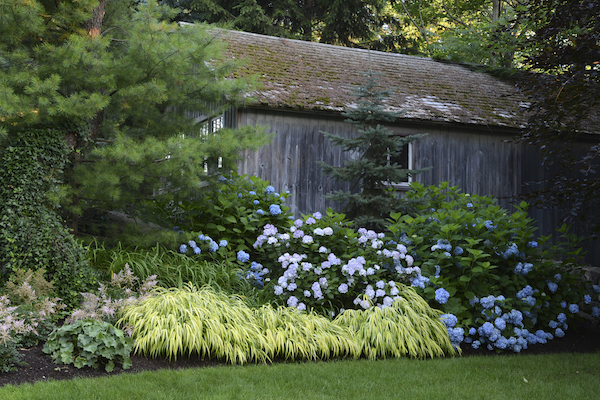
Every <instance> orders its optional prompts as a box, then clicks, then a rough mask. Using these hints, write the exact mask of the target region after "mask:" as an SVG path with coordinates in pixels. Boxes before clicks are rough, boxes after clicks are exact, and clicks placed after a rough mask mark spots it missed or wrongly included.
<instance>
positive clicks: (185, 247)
mask: <svg viewBox="0 0 600 400" xmlns="http://www.w3.org/2000/svg"><path fill="white" fill-rule="evenodd" d="M179 252H180V253H183V254H185V253H187V246H186V245H185V244H182V245H181V246H179Z"/></svg>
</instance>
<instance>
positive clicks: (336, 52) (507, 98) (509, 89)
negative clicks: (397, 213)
mask: <svg viewBox="0 0 600 400" xmlns="http://www.w3.org/2000/svg"><path fill="white" fill-rule="evenodd" d="M218 36H220V37H221V38H222V39H223V40H224V41H225V42H226V43H227V50H226V55H227V57H231V58H235V59H238V60H244V61H245V64H244V66H243V67H242V68H241V69H240V70H238V71H237V72H236V74H237V75H239V76H247V75H256V76H257V77H258V79H259V81H260V83H261V88H260V89H259V90H257V91H256V92H254V93H252V97H253V98H254V99H256V100H257V102H258V104H257V105H262V106H268V107H275V108H291V109H298V110H324V111H342V110H344V109H345V108H347V107H352V106H353V104H354V101H355V97H354V95H353V88H355V87H356V86H357V85H360V84H361V83H362V82H363V80H364V73H365V72H367V71H368V69H369V66H371V68H372V70H373V71H374V72H376V73H380V74H382V76H381V85H382V86H383V87H386V88H390V89H392V90H393V95H392V97H391V98H390V99H388V101H387V104H388V106H389V109H390V110H392V111H401V110H404V111H406V112H405V113H404V114H403V115H402V116H401V118H410V119H417V120H423V121H440V122H456V123H464V124H476V125H494V126H506V127H519V126H522V124H523V123H524V116H523V115H522V109H523V107H524V106H526V105H527V103H526V99H525V97H524V96H522V95H521V94H519V93H518V92H517V90H516V88H515V86H514V85H513V84H511V83H508V82H505V81H502V80H500V79H498V78H496V77H494V76H492V75H490V74H488V73H485V72H477V71H474V70H473V69H470V68H467V67H466V66H463V65H460V64H454V63H447V62H440V61H436V60H432V59H429V58H422V57H415V56H408V55H403V54H393V53H384V52H379V51H368V50H362V49H354V48H347V47H340V46H333V45H329V44H322V43H313V42H305V41H300V40H291V39H283V38H278V37H272V36H264V35H257V34H253V33H247V32H237V31H228V30H223V31H220V32H219V33H218Z"/></svg>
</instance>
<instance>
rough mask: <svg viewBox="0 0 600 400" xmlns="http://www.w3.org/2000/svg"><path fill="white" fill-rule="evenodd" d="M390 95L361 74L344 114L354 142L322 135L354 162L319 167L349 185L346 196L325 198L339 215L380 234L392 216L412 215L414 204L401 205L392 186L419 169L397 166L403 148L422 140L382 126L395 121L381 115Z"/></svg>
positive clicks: (386, 114)
mask: <svg viewBox="0 0 600 400" xmlns="http://www.w3.org/2000/svg"><path fill="white" fill-rule="evenodd" d="M389 95H390V91H389V90H383V89H381V87H380V86H379V83H378V79H377V76H376V74H375V73H373V72H372V71H371V70H369V72H368V73H367V74H365V82H364V83H363V85H361V86H360V87H359V88H358V89H357V90H356V91H355V96H356V99H357V107H356V108H352V109H347V110H346V111H345V112H344V114H343V115H344V116H346V117H348V119H347V122H350V123H352V124H356V125H357V126H358V133H359V136H358V137H342V136H339V135H335V134H331V133H324V135H325V137H326V138H328V139H329V140H330V141H331V142H332V143H333V144H335V145H336V146H340V147H341V148H342V149H343V150H344V151H346V152H350V153H351V154H353V155H354V156H355V157H353V158H352V159H350V160H348V161H346V162H345V164H344V165H343V166H340V167H336V166H332V165H327V164H324V163H321V167H322V168H323V171H324V172H325V173H326V174H327V175H329V176H331V177H332V178H333V179H335V180H336V181H340V182H350V183H351V185H352V189H351V191H349V192H344V191H336V192H333V193H330V194H328V195H326V198H327V199H329V200H333V201H338V202H341V203H342V204H344V208H343V210H342V211H343V212H344V213H345V214H346V216H347V217H348V218H349V219H351V220H353V221H354V224H355V225H356V227H365V228H369V229H376V230H380V231H381V230H382V229H383V227H384V225H385V221H386V219H387V218H389V216H390V213H392V212H403V213H410V212H412V211H413V206H414V202H412V201H409V200H406V199H403V198H402V197H401V195H400V193H399V192H398V191H397V190H396V189H395V188H394V186H393V185H392V183H399V182H406V181H407V178H408V177H410V176H414V175H415V174H418V173H420V172H422V171H424V170H423V169H420V170H411V169H408V168H407V167H408V166H407V165H401V164H399V163H398V160H400V155H401V153H402V151H403V148H404V146H405V145H406V144H408V143H410V142H412V141H414V140H416V139H418V138H420V137H422V136H423V134H418V135H409V136H399V135H396V134H394V133H393V132H392V131H390V130H389V129H387V128H386V127H385V126H382V125H381V124H380V123H391V122H393V121H394V120H395V119H396V118H397V117H398V116H399V114H398V113H393V112H389V111H386V110H385V99H386V98H388V97H389Z"/></svg>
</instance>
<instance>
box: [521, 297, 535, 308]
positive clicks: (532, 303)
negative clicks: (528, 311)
mask: <svg viewBox="0 0 600 400" xmlns="http://www.w3.org/2000/svg"><path fill="white" fill-rule="evenodd" d="M523 301H524V302H525V303H527V304H529V305H530V306H531V307H533V306H535V303H536V301H537V300H536V299H535V297H533V296H527V297H525V298H524V299H523Z"/></svg>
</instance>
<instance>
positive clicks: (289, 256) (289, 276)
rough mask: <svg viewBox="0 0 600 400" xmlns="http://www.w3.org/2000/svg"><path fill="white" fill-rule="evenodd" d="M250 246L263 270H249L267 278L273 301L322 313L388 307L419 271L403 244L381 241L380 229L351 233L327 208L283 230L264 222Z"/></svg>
mask: <svg viewBox="0 0 600 400" xmlns="http://www.w3.org/2000/svg"><path fill="white" fill-rule="evenodd" d="M254 248H255V249H257V250H258V251H259V253H258V254H257V255H256V258H257V261H259V262H260V263H261V267H262V269H261V270H260V274H259V271H258V270H257V268H255V269H252V264H250V270H251V271H250V272H253V273H254V275H260V277H261V278H264V280H265V282H268V284H267V286H266V287H265V291H267V292H268V293H270V294H271V299H272V300H273V301H275V302H276V303H279V304H282V305H287V306H290V307H295V308H298V309H299V310H306V309H314V310H315V311H317V312H320V313H322V314H325V315H334V314H337V313H338V312H339V311H341V310H344V309H351V308H363V309H367V308H370V307H371V306H372V305H375V306H381V307H389V306H391V305H392V303H393V301H394V300H395V299H397V298H398V297H399V291H400V289H399V286H401V285H402V284H403V283H409V282H410V280H411V279H412V278H413V276H414V275H415V274H417V273H418V272H419V268H415V267H414V266H413V258H412V256H411V255H409V254H407V249H406V247H405V246H404V245H403V244H398V243H395V242H390V241H387V240H385V235H384V234H383V233H376V232H374V231H372V230H367V229H364V228H361V229H358V231H356V230H354V229H352V228H350V227H349V223H348V222H347V221H345V220H344V215H343V214H338V213H335V212H333V211H332V210H327V215H325V216H323V215H322V214H321V213H318V212H316V213H314V214H312V215H306V216H304V217H303V218H302V219H297V220H295V221H294V223H293V225H292V226H291V227H289V228H287V229H281V228H278V227H276V226H273V225H271V224H268V225H265V227H264V229H263V231H262V234H261V235H260V236H258V238H257V239H256V242H255V243H254ZM275 260H276V261H275ZM263 266H264V267H263ZM255 267H256V266H255ZM364 295H366V296H367V297H366V298H365V297H364Z"/></svg>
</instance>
